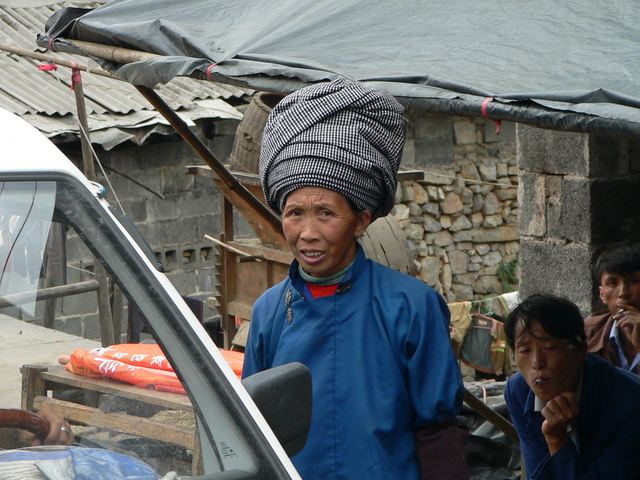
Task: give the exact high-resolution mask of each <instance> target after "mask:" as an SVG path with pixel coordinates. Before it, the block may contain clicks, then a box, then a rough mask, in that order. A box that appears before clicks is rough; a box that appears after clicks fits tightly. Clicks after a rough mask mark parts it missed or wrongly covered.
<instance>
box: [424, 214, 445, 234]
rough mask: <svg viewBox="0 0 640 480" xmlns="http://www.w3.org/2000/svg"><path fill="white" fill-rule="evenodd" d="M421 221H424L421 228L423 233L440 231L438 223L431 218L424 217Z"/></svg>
mask: <svg viewBox="0 0 640 480" xmlns="http://www.w3.org/2000/svg"><path fill="white" fill-rule="evenodd" d="M423 219H424V224H423V228H424V231H425V232H431V233H435V232H439V231H440V230H442V227H441V225H440V223H438V222H437V221H436V220H435V219H434V218H433V217H430V216H429V215H424V216H423Z"/></svg>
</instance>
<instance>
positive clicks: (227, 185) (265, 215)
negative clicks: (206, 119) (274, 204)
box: [135, 85, 288, 249]
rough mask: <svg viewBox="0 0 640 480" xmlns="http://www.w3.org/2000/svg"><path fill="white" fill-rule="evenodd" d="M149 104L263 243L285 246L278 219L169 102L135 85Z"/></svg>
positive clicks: (149, 90)
mask: <svg viewBox="0 0 640 480" xmlns="http://www.w3.org/2000/svg"><path fill="white" fill-rule="evenodd" d="M135 87H136V88H137V89H138V91H139V92H140V93H141V94H142V95H143V96H144V98H146V99H147V100H148V101H149V103H151V105H153V106H154V107H155V109H156V110H157V111H158V112H159V113H160V114H161V115H162V116H163V117H164V118H165V119H166V120H167V121H168V122H169V123H170V124H171V126H172V127H173V128H174V130H175V131H176V132H177V133H178V134H179V135H180V136H181V137H182V138H183V139H184V140H185V141H186V142H187V143H188V144H189V145H190V146H191V148H192V149H193V150H194V151H195V152H196V153H197V154H198V155H199V156H200V158H202V159H203V160H204V161H205V162H206V164H207V165H209V167H210V168H211V170H213V172H214V173H215V174H216V175H217V176H218V181H216V184H217V185H218V187H219V188H220V190H221V191H222V193H223V195H224V196H225V197H226V198H227V199H228V200H229V202H231V203H232V204H233V206H234V207H235V208H237V209H238V211H239V212H240V213H241V214H242V215H243V216H244V218H245V219H246V220H247V221H248V222H249V224H250V225H251V226H252V227H253V229H254V231H255V232H256V234H257V235H258V236H259V237H260V240H262V242H263V243H266V244H268V245H273V246H277V247H280V248H282V249H288V245H287V242H286V240H285V238H284V234H283V233H282V223H281V222H280V219H279V218H278V217H277V216H276V215H275V214H274V213H273V212H272V211H271V210H269V209H268V208H267V206H266V205H265V204H264V203H262V202H261V201H260V200H258V199H257V198H256V197H255V196H254V195H253V194H252V193H251V192H249V190H247V188H246V187H245V186H244V185H242V184H241V183H240V182H239V181H238V179H237V178H236V177H235V176H233V174H232V173H231V172H229V171H228V170H227V169H226V168H225V166H224V165H223V164H222V162H221V161H220V160H218V159H217V158H216V157H215V155H214V154H213V153H211V150H209V149H208V148H207V146H206V145H205V144H204V143H203V142H202V140H200V138H198V137H197V136H196V134H195V133H193V132H192V131H191V129H190V128H189V126H188V125H187V124H186V123H185V122H184V120H182V119H181V118H180V117H179V116H178V114H177V113H176V112H174V111H173V110H172V109H171V107H169V105H167V104H166V103H165V101H164V100H162V98H160V96H159V95H158V94H157V93H156V92H155V91H154V90H153V89H152V88H147V87H143V86H140V85H136V86H135Z"/></svg>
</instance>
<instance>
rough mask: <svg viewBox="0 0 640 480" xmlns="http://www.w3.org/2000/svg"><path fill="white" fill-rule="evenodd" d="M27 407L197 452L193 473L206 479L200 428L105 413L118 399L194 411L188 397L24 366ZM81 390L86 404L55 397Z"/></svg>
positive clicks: (56, 368)
mask: <svg viewBox="0 0 640 480" xmlns="http://www.w3.org/2000/svg"><path fill="white" fill-rule="evenodd" d="M21 372H22V405H21V407H22V408H23V409H24V410H29V411H37V410H39V409H41V408H43V407H49V408H50V409H51V410H53V411H55V412H58V413H60V414H62V415H64V416H65V418H66V419H67V420H68V421H69V423H71V424H80V425H87V426H94V427H103V428H108V429H111V430H115V431H117V432H120V433H124V434H128V435H135V436H139V437H144V438H149V439H153V440H159V441H162V442H167V443H171V444H176V445H180V446H183V447H186V448H188V449H190V450H192V451H193V459H192V465H191V471H192V473H191V474H192V475H193V476H197V475H199V474H200V475H202V473H203V471H202V461H201V450H200V440H199V437H198V433H197V428H187V427H183V426H179V425H171V424H168V423H163V422H158V421H155V420H152V419H149V418H146V417H138V416H135V415H131V414H126V413H105V412H103V411H101V410H100V405H101V403H102V400H104V399H105V398H108V397H109V396H111V397H116V398H123V399H128V400H133V401H136V402H139V403H141V404H143V405H148V406H152V407H154V408H161V409H166V410H182V411H187V412H193V406H192V404H191V402H190V400H189V397H188V396H186V395H180V394H177V393H168V392H159V391H156V390H151V389H146V388H142V387H137V386H135V385H129V384H126V383H123V382H120V381H117V380H112V379H109V378H92V377H85V376H81V375H77V374H74V373H70V372H68V371H66V370H65V369H64V368H63V367H62V366H60V365H55V366H43V365H23V366H22V368H21ZM67 390H80V391H82V392H83V393H84V403H83V404H80V403H75V402H73V401H67V400H60V399H57V398H53V397H52V396H50V394H51V395H52V394H53V392H62V391H67Z"/></svg>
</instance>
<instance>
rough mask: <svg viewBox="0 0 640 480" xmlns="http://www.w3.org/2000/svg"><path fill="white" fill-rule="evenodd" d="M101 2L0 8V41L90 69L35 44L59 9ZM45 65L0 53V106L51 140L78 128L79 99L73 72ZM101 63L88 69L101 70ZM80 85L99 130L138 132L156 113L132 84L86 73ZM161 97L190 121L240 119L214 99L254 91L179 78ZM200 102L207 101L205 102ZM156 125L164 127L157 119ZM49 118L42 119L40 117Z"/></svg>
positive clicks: (162, 89)
mask: <svg viewBox="0 0 640 480" xmlns="http://www.w3.org/2000/svg"><path fill="white" fill-rule="evenodd" d="M102 3H103V2H92V3H85V4H78V3H73V4H72V3H69V2H64V3H57V4H53V5H46V6H40V7H31V8H11V7H5V6H0V43H2V44H5V45H9V46H11V47H18V48H22V49H25V50H28V51H30V52H40V53H42V54H46V55H48V56H51V57H55V58H60V59H63V60H67V61H71V60H73V61H76V62H78V63H79V64H84V65H86V64H87V62H88V59H87V58H86V57H75V58H74V56H73V55H69V54H64V53H55V52H54V53H52V52H48V51H47V52H45V51H42V49H40V48H38V47H37V45H36V35H37V34H38V33H42V32H44V31H45V22H46V21H47V20H48V19H49V17H51V15H53V14H54V13H55V12H56V11H57V10H59V9H61V8H63V7H65V6H70V5H73V6H82V7H86V8H94V7H97V6H98V5H100V4H102ZM44 63H45V62H43V61H41V60H36V59H32V58H28V57H26V56H21V55H18V54H15V53H7V52H6V51H3V50H1V49H0V107H3V108H5V109H7V110H9V111H11V112H13V113H16V114H17V115H20V116H23V117H24V118H25V119H26V120H27V121H30V119H31V122H32V123H33V124H34V126H36V128H39V129H41V130H42V131H43V133H45V134H46V135H48V136H50V137H51V136H55V135H58V134H61V133H69V132H72V133H73V131H74V130H75V131H76V132H77V128H75V126H74V125H75V122H73V121H70V118H66V119H65V121H61V122H56V119H60V120H62V118H63V117H67V116H69V117H72V116H73V115H74V114H75V109H76V106H75V99H74V96H73V93H72V92H71V83H72V82H71V69H70V68H66V67H62V66H59V67H58V68H57V70H54V71H44V70H40V69H39V68H38V66H39V65H42V64H44ZM97 66H98V65H97V64H93V65H89V67H91V68H94V67H97ZM82 84H83V91H84V95H85V104H86V109H87V114H88V115H89V119H90V122H89V126H90V129H91V130H93V129H94V126H92V125H91V119H92V118H93V120H94V124H95V127H96V128H100V127H98V125H109V128H113V127H118V126H119V127H126V128H135V126H136V124H138V122H139V118H140V117H139V116H138V115H132V114H134V113H136V112H141V111H146V110H148V111H154V108H153V107H152V106H151V105H150V104H149V103H148V102H147V101H146V100H145V99H144V98H143V97H142V95H140V93H139V92H138V91H137V90H136V89H135V87H133V86H132V85H131V84H130V83H128V82H123V81H119V80H116V79H111V78H106V77H103V76H101V75H96V74H92V73H88V72H82ZM156 91H157V92H158V94H159V95H160V96H161V97H162V98H163V99H164V100H165V102H166V103H167V104H168V105H169V106H170V107H171V108H172V109H174V110H176V111H179V112H182V113H184V114H185V116H186V117H187V118H188V119H190V120H196V119H198V118H204V117H208V118H217V117H218V118H219V117H222V118H241V114H240V112H238V111H237V110H235V109H234V108H233V107H231V106H230V105H222V104H221V103H217V102H216V104H217V105H218V108H214V109H211V108H208V107H210V106H211V103H210V100H211V99H214V100H216V99H218V100H219V101H220V102H221V101H223V100H227V99H230V98H241V97H243V96H245V95H247V94H251V92H250V91H248V90H245V89H240V88H236V87H233V86H231V85H225V84H216V83H212V82H204V81H199V80H193V79H190V78H176V79H174V80H172V81H171V82H170V83H169V84H167V85H158V86H157V87H156ZM201 100H209V103H207V104H206V106H205V104H202V105H201V103H202V102H201ZM154 115H155V116H156V117H157V121H158V123H166V122H164V121H163V119H162V118H161V117H160V116H159V114H157V113H155V114H154ZM42 116H44V117H49V118H38V117H42Z"/></svg>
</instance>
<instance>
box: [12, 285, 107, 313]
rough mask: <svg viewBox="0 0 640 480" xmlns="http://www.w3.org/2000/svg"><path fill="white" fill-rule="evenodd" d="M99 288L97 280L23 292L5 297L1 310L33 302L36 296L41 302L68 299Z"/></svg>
mask: <svg viewBox="0 0 640 480" xmlns="http://www.w3.org/2000/svg"><path fill="white" fill-rule="evenodd" d="M99 288H100V284H99V283H98V282H97V281H96V280H88V281H86V282H78V283H72V284H70V285H58V286H57V287H47V288H42V289H40V290H38V292H21V293H16V294H13V295H5V296H4V297H3V298H2V300H0V308H5V307H10V306H13V305H20V304H21V303H25V302H31V301H32V300H33V296H34V294H35V295H36V301H40V300H46V299H49V298H58V297H66V296H68V295H78V294H80V293H86V292H94V291H97V290H98V289H99Z"/></svg>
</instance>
